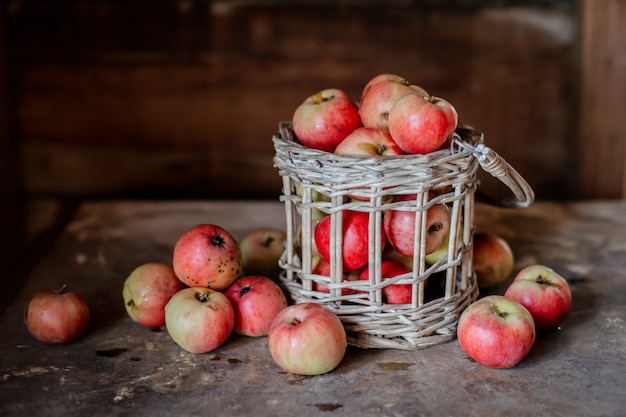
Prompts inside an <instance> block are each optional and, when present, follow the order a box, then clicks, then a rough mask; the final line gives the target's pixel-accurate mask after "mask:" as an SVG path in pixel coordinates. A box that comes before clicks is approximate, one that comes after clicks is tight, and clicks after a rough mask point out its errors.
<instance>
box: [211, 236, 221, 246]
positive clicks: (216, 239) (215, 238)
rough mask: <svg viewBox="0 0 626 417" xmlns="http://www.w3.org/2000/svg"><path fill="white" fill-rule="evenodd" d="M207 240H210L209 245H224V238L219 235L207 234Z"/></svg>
mask: <svg viewBox="0 0 626 417" xmlns="http://www.w3.org/2000/svg"><path fill="white" fill-rule="evenodd" d="M209 240H210V242H211V245H213V246H219V247H223V246H224V238H223V237H222V236H220V235H211V236H209Z"/></svg>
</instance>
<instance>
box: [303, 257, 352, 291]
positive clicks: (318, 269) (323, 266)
mask: <svg viewBox="0 0 626 417" xmlns="http://www.w3.org/2000/svg"><path fill="white" fill-rule="evenodd" d="M312 264H313V268H312V270H311V273H312V274H315V275H323V276H326V277H330V262H327V261H326V260H325V259H324V258H322V256H321V255H320V254H319V253H318V254H316V255H314V256H313V259H312ZM354 275H355V274H352V273H347V272H343V274H342V277H341V279H342V281H355V280H357V279H358V275H357V276H354ZM313 290H314V291H318V292H325V293H330V288H328V287H327V286H325V285H324V284H322V283H320V282H318V281H313ZM353 293H354V291H353V290H352V289H350V288H348V287H345V288H342V289H341V295H350V294H353Z"/></svg>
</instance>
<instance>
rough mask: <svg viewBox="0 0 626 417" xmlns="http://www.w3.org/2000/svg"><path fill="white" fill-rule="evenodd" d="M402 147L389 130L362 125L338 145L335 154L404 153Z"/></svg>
mask: <svg viewBox="0 0 626 417" xmlns="http://www.w3.org/2000/svg"><path fill="white" fill-rule="evenodd" d="M402 154H404V152H402V149H400V147H399V146H398V144H397V143H396V142H395V141H394V140H393V139H392V138H391V135H390V134H389V132H386V131H384V130H382V129H378V128H374V127H360V128H358V129H356V130H354V131H353V132H352V133H350V134H349V135H348V136H346V138H345V139H344V140H343V141H342V142H341V143H340V144H339V145H337V148H336V149H335V155H357V156H358V155H361V156H374V157H379V156H387V155H402Z"/></svg>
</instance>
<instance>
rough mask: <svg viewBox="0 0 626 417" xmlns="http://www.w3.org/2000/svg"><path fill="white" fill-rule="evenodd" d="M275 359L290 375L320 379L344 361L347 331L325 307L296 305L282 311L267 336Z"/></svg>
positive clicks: (312, 304)
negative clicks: (319, 376) (320, 376)
mask: <svg viewBox="0 0 626 417" xmlns="http://www.w3.org/2000/svg"><path fill="white" fill-rule="evenodd" d="M267 341H268V346H269V350H270V353H271V355H272V358H273V359H274V361H276V363H277V364H278V365H279V366H280V367H281V368H283V369H284V370H285V371H287V372H291V373H293V374H299V375H320V374H325V373H327V372H330V371H332V370H333V369H335V368H336V367H337V366H338V365H339V363H341V360H342V359H343V357H344V355H345V353H346V348H347V345H348V343H347V338H346V331H345V329H344V327H343V324H342V323H341V320H339V318H338V317H337V315H336V314H335V313H333V312H332V311H330V310H329V309H328V308H327V307H324V306H322V305H321V304H317V303H313V302H307V303H301V304H294V305H291V306H288V307H286V308H284V309H283V310H282V311H280V312H279V313H278V314H277V315H276V318H274V321H273V322H272V324H271V326H270V329H269V331H268V334H267Z"/></svg>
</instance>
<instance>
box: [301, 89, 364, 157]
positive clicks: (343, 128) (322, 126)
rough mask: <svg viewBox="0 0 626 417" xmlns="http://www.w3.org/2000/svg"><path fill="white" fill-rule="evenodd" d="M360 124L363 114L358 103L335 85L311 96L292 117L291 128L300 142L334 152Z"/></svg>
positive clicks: (310, 146)
mask: <svg viewBox="0 0 626 417" xmlns="http://www.w3.org/2000/svg"><path fill="white" fill-rule="evenodd" d="M359 127H361V118H360V117H359V108H358V107H357V105H356V103H355V102H354V101H353V100H352V99H351V98H350V97H349V96H348V94H347V93H346V92H344V91H342V90H338V89H334V88H329V89H326V90H322V91H320V92H318V93H316V94H314V95H312V96H310V97H308V98H307V99H306V100H304V102H303V103H301V104H300V105H299V106H298V107H297V108H296V110H295V112H294V114H293V117H292V128H293V131H294V133H295V135H296V137H297V138H298V140H299V141H300V143H302V144H303V145H304V146H307V147H309V148H313V149H319V150H322V151H326V152H334V151H335V148H336V147H337V145H338V144H339V143H340V142H341V141H342V140H343V139H344V138H345V137H346V136H348V135H349V134H350V133H352V131H354V130H355V129H357V128H359Z"/></svg>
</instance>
